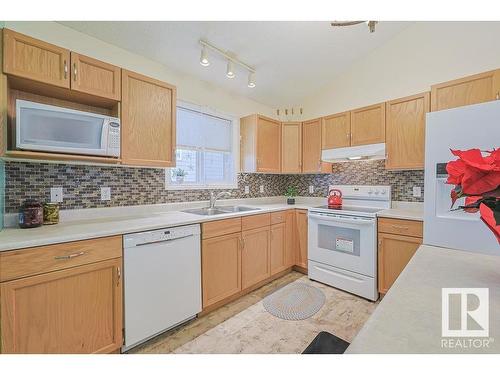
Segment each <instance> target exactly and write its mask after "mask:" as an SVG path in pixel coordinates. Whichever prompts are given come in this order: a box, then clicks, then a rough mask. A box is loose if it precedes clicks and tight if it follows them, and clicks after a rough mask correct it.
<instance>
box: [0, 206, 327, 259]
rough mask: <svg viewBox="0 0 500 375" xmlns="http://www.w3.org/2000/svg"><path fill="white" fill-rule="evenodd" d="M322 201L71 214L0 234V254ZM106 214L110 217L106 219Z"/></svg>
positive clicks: (97, 210)
mask: <svg viewBox="0 0 500 375" xmlns="http://www.w3.org/2000/svg"><path fill="white" fill-rule="evenodd" d="M323 201H324V199H322V198H319V200H318V198H311V199H301V200H297V204H295V205H287V204H286V203H285V200H284V199H283V198H281V199H280V198H278V199H276V198H274V199H248V200H224V201H220V202H219V205H221V206H222V205H244V206H246V207H256V208H259V210H255V211H247V212H235V213H227V214H221V215H213V216H203V215H196V214H190V213H185V212H181V210H184V209H187V208H197V207H203V206H206V205H207V203H206V202H195V203H189V204H165V205H152V206H149V209H148V206H142V207H141V206H138V207H120V208H116V209H107V208H101V209H89V210H73V211H79V212H80V213H81V217H82V219H78V217H75V216H77V213H72V216H73V217H71V218H70V219H69V220H62V221H61V222H60V223H59V224H56V225H44V226H41V227H39V228H32V229H19V228H5V229H3V230H2V231H1V232H0V251H6V250H15V249H23V248H27V247H34V246H42V245H49V244H54V243H62V242H70V241H78V240H84V239H90V238H98V237H107V236H113V235H121V234H126V233H135V232H141V231H147V230H154V229H161V228H168V227H174V226H180V225H187V224H196V223H203V222H207V221H213V220H222V219H227V218H231V217H238V216H248V215H256V214H260V213H267V212H273V211H281V210H287V209H308V208H310V207H314V206H318V205H319V204H322V202H323ZM110 212H112V213H113V214H112V215H110ZM108 215H109V216H108Z"/></svg>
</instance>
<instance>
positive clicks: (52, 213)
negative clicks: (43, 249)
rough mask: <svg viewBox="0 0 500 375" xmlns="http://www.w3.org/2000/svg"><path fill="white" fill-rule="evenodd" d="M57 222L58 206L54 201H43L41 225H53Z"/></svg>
mask: <svg viewBox="0 0 500 375" xmlns="http://www.w3.org/2000/svg"><path fill="white" fill-rule="evenodd" d="M57 223H59V206H58V205H57V204H56V203H44V205H43V225H53V224H57Z"/></svg>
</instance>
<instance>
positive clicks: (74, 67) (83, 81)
mask: <svg viewBox="0 0 500 375" xmlns="http://www.w3.org/2000/svg"><path fill="white" fill-rule="evenodd" d="M71 89H72V90H75V91H79V92H83V93H86V94H90V95H96V96H100V97H104V98H109V99H113V100H116V101H119V100H120V99H121V69H120V68H119V67H117V66H114V65H111V64H107V63H105V62H102V61H99V60H96V59H93V58H91V57H87V56H84V55H80V54H78V53H75V52H71Z"/></svg>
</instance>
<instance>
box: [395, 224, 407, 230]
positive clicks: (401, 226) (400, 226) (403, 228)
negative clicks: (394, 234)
mask: <svg viewBox="0 0 500 375" xmlns="http://www.w3.org/2000/svg"><path fill="white" fill-rule="evenodd" d="M392 227H393V228H394V229H402V230H408V229H410V228H409V227H406V226H404V225H395V224H392Z"/></svg>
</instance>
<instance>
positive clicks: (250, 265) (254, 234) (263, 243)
mask: <svg viewBox="0 0 500 375" xmlns="http://www.w3.org/2000/svg"><path fill="white" fill-rule="evenodd" d="M269 236H270V229H269V227H268V226H265V227H262V228H257V229H252V230H247V231H243V232H242V234H241V238H242V240H243V246H242V250H241V287H242V289H246V288H248V287H250V286H252V285H254V284H257V283H258V282H260V281H262V280H265V279H267V278H268V277H269V276H271V272H270V267H269V243H270V241H269Z"/></svg>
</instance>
